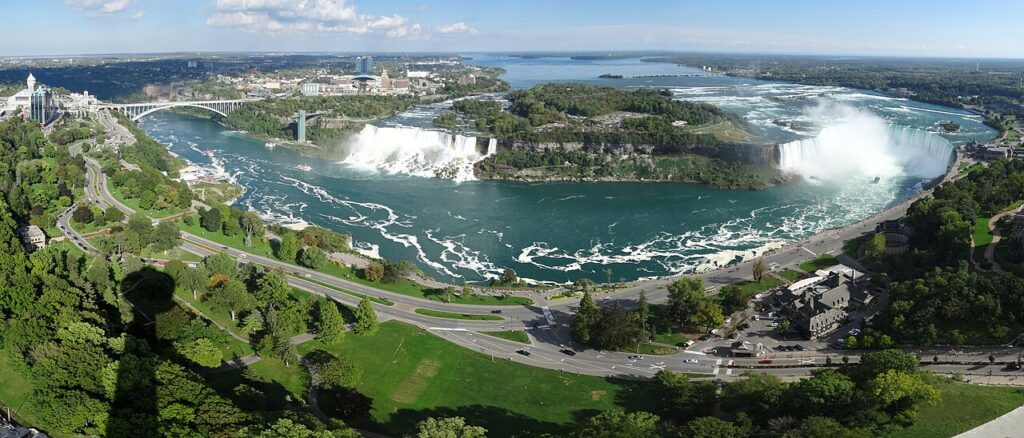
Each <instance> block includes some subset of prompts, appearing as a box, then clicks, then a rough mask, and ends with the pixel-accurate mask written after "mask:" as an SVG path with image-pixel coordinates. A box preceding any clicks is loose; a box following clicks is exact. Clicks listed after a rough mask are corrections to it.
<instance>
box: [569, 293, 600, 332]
mask: <svg viewBox="0 0 1024 438" xmlns="http://www.w3.org/2000/svg"><path fill="white" fill-rule="evenodd" d="M600 313H601V312H600V310H599V309H598V308H597V302H595V301H594V297H592V296H591V295H590V292H584V293H583V298H582V299H581V300H580V308H579V310H578V311H577V312H576V318H574V319H573V321H572V331H571V334H572V338H573V340H575V341H576V342H579V343H581V344H589V343H590V339H591V335H592V333H591V329H592V328H593V327H594V325H595V324H597V321H598V319H600V317H601V314H600Z"/></svg>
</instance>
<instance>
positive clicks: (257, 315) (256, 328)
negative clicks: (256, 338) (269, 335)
mask: <svg viewBox="0 0 1024 438" xmlns="http://www.w3.org/2000/svg"><path fill="white" fill-rule="evenodd" d="M241 329H242V331H243V332H246V333H248V334H250V335H254V334H256V333H259V332H260V331H261V330H263V313H261V312H260V311H259V310H258V309H254V310H253V311H252V312H249V314H248V315H245V318H243V319H242V327H241Z"/></svg>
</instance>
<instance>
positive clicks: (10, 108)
mask: <svg viewBox="0 0 1024 438" xmlns="http://www.w3.org/2000/svg"><path fill="white" fill-rule="evenodd" d="M25 83H26V85H28V87H27V88H24V89H22V90H20V91H18V92H17V93H14V95H12V96H11V97H8V98H7V103H6V105H5V106H4V108H2V109H0V112H2V113H8V114H13V113H14V112H15V111H17V109H18V108H19V107H20V108H22V109H23V110H24V109H27V108H28V107H29V105H30V104H31V103H32V92H33V91H35V89H36V77H35V76H32V73H29V74H28V79H27V80H25Z"/></svg>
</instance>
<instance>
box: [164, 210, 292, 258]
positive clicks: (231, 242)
mask: <svg viewBox="0 0 1024 438" xmlns="http://www.w3.org/2000/svg"><path fill="white" fill-rule="evenodd" d="M192 219H193V221H192V225H186V224H185V222H184V221H180V220H178V221H174V224H175V225H177V226H178V228H180V229H181V230H183V231H187V232H188V233H191V234H195V235H196V236H199V237H202V238H204V239H208V240H212V241H214V242H217V243H219V244H221V245H224V246H227V247H231V248H234V249H237V250H239V251H245V252H248V253H251V254H258V255H262V256H267V257H271V258H274V253H273V251H272V250H271V248H270V242H269V241H268V240H267V239H254V240H253V242H252V246H251V247H247V246H245V236H244V235H241V234H239V235H237V236H226V235H224V234H223V233H215V232H211V231H206V229H205V228H203V227H201V226H199V215H194V216H193V218H192Z"/></svg>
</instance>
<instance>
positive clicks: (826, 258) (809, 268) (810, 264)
mask: <svg viewBox="0 0 1024 438" xmlns="http://www.w3.org/2000/svg"><path fill="white" fill-rule="evenodd" d="M838 264H839V260H838V259H836V257H835V256H833V255H830V254H825V255H823V256H821V257H818V258H816V259H814V260H809V261H806V262H803V263H801V264H800V270H802V271H804V272H807V273H809V274H813V273H814V271H817V270H819V269H825V268H828V267H831V266H835V265H838Z"/></svg>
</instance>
